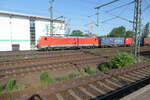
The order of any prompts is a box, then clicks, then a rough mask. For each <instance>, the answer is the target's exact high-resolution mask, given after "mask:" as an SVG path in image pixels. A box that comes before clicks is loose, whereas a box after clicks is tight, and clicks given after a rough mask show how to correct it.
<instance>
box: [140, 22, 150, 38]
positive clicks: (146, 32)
mask: <svg viewBox="0 0 150 100" xmlns="http://www.w3.org/2000/svg"><path fill="white" fill-rule="evenodd" d="M149 33H150V30H149V23H147V24H146V25H145V26H144V29H143V33H142V37H144V38H146V37H148V35H149Z"/></svg>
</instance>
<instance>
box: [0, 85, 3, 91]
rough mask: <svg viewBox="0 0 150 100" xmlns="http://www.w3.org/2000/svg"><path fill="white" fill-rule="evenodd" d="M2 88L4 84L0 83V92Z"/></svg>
mask: <svg viewBox="0 0 150 100" xmlns="http://www.w3.org/2000/svg"><path fill="white" fill-rule="evenodd" d="M3 90H4V85H3V84H1V83H0V92H2V91H3Z"/></svg>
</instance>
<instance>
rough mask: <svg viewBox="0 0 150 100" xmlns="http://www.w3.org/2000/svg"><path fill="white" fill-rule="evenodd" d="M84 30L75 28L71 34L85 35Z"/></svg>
mask: <svg viewBox="0 0 150 100" xmlns="http://www.w3.org/2000/svg"><path fill="white" fill-rule="evenodd" d="M83 35H84V34H83V32H82V31H81V30H73V31H72V33H71V36H83Z"/></svg>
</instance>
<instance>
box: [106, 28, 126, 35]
mask: <svg viewBox="0 0 150 100" xmlns="http://www.w3.org/2000/svg"><path fill="white" fill-rule="evenodd" d="M125 34H126V28H125V27H124V26H120V27H117V28H114V29H113V30H112V31H111V32H110V33H109V36H110V37H124V36H125Z"/></svg>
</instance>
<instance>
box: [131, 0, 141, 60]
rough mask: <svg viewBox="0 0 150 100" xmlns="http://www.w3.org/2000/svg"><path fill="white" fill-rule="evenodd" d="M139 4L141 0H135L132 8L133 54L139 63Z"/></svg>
mask: <svg viewBox="0 0 150 100" xmlns="http://www.w3.org/2000/svg"><path fill="white" fill-rule="evenodd" d="M141 4H142V0H135V8H134V21H133V31H134V36H133V37H134V46H133V53H134V55H135V57H136V62H139V61H140V59H139V57H140V42H141V14H142V11H141Z"/></svg>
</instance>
